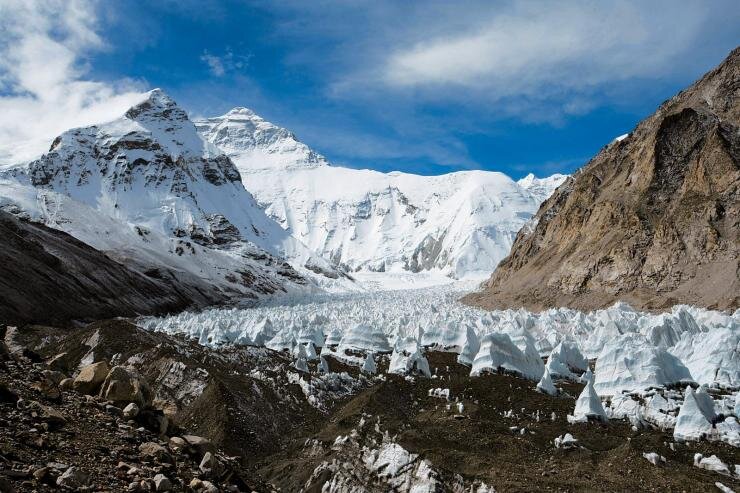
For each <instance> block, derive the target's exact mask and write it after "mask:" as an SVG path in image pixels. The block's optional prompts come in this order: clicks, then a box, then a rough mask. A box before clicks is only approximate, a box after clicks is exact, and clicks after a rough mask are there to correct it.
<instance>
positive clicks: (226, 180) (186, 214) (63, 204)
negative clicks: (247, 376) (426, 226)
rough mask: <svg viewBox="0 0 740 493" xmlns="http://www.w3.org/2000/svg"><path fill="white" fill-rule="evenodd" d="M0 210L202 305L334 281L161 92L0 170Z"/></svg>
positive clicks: (332, 272)
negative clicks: (195, 295)
mask: <svg viewBox="0 0 740 493" xmlns="http://www.w3.org/2000/svg"><path fill="white" fill-rule="evenodd" d="M0 208H2V209H4V210H6V211H9V212H14V213H15V214H17V215H21V216H24V217H27V218H30V219H33V220H36V221H40V222H43V223H44V224H46V225H48V226H50V227H52V228H55V229H59V230H62V231H65V232H67V233H69V234H70V235H72V236H74V237H75V238H77V239H79V240H82V241H83V242H85V243H87V244H89V245H91V246H92V247H94V248H96V249H98V250H101V251H103V252H106V253H108V254H109V255H110V256H112V257H113V258H115V259H116V260H118V261H120V262H122V263H124V264H126V265H128V266H130V267H132V268H136V269H138V270H139V271H140V272H149V273H150V274H151V275H152V276H155V277H162V278H168V279H170V280H171V282H173V283H175V284H176V285H182V284H184V285H187V286H190V287H191V288H192V289H195V290H197V291H199V292H202V293H204V294H205V295H207V297H209V298H210V299H217V300H218V299H224V298H227V297H229V296H232V295H238V296H240V297H241V296H247V297H256V296H260V295H263V294H269V293H274V292H285V291H305V290H306V289H311V285H312V284H313V281H312V280H311V279H318V278H321V279H326V280H327V281H331V282H333V279H336V278H339V277H341V273H339V272H338V271H337V270H336V269H334V268H333V267H331V266H330V265H329V264H328V262H326V261H324V260H323V259H321V258H320V257H318V256H316V255H314V254H313V253H312V252H311V251H310V250H309V249H307V248H306V247H305V245H303V244H301V242H300V241H298V240H296V239H295V238H294V237H292V236H291V235H290V234H289V233H288V232H286V231H285V230H283V229H282V228H281V227H280V226H279V225H277V224H276V223H275V222H274V221H273V220H271V219H270V218H268V217H267V216H265V214H264V212H263V211H262V209H261V208H260V207H259V206H258V205H257V204H256V202H255V201H254V199H253V198H252V196H251V195H250V194H249V193H248V192H247V191H246V190H245V188H244V185H243V184H242V182H241V177H240V175H239V172H238V171H237V169H236V167H235V166H234V164H233V163H232V162H231V160H230V159H229V158H228V157H227V156H226V155H224V154H223V152H222V151H220V150H219V149H218V148H216V147H215V146H213V145H211V144H210V143H208V142H206V141H204V140H203V139H202V138H201V136H200V135H199V134H198V132H197V131H196V129H195V126H194V125H193V123H192V122H191V121H190V120H189V119H188V117H187V114H186V113H185V112H184V111H183V110H182V109H181V108H180V107H178V106H177V104H176V103H175V102H174V101H173V100H172V99H170V98H169V97H168V96H167V95H166V94H164V93H163V92H162V91H160V90H154V91H151V92H149V93H147V94H146V95H145V96H144V97H143V99H142V101H141V102H139V103H138V104H136V105H135V106H133V107H132V108H131V109H129V110H128V111H127V112H126V114H125V115H124V116H122V117H121V118H119V119H117V120H114V121H112V122H108V123H104V124H100V125H94V126H90V127H85V128H77V129H73V130H69V131H67V132H65V133H63V134H62V135H60V136H59V137H58V138H56V139H55V140H54V142H53V143H52V145H51V148H50V150H49V152H48V153H46V154H45V155H43V156H42V157H41V158H39V159H37V160H35V161H33V162H31V163H29V164H28V165H27V166H26V167H24V168H15V169H11V170H5V171H3V172H2V173H0ZM286 260H288V261H289V262H291V263H292V264H293V266H292V265H291V264H290V263H289V262H288V261H286ZM324 274H326V275H327V276H329V277H330V278H332V279H329V278H327V277H325V276H324ZM309 278H310V279H309Z"/></svg>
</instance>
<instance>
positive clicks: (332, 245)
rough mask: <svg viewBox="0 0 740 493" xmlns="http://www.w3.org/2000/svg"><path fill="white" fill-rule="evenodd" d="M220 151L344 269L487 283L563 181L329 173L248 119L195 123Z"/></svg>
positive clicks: (247, 114)
mask: <svg viewBox="0 0 740 493" xmlns="http://www.w3.org/2000/svg"><path fill="white" fill-rule="evenodd" d="M195 123H196V126H197V128H198V130H199V131H200V132H201V133H202V134H203V136H204V137H205V138H206V139H207V140H209V141H210V142H211V143H213V144H214V145H217V146H218V147H219V148H220V149H222V150H223V151H224V152H226V153H227V154H228V155H229V157H231V159H232V160H233V161H234V163H235V164H236V166H237V168H238V169H239V172H240V173H241V174H242V176H243V177H244V184H245V186H246V187H247V189H248V190H249V191H250V192H251V193H252V194H254V197H255V198H256V199H257V201H258V202H259V203H260V205H262V206H263V207H264V208H265V211H266V212H267V214H268V215H269V216H270V217H272V218H273V219H275V221H277V222H278V223H279V224H280V225H282V226H283V228H285V229H286V230H287V231H289V232H291V234H293V235H295V236H296V237H297V238H298V239H300V240H301V241H302V242H303V243H305V244H306V245H308V247H309V248H311V249H312V250H314V251H315V252H318V253H319V254H321V255H322V256H323V257H324V258H326V259H329V260H330V261H331V262H332V263H333V264H334V265H336V266H339V267H341V268H343V269H345V270H348V271H389V270H400V271H412V272H419V271H427V270H431V271H439V272H441V273H444V274H446V275H449V276H451V277H456V278H462V277H470V276H484V275H487V273H489V272H490V271H492V270H493V269H494V268H495V267H496V264H497V263H498V262H499V260H501V259H502V258H503V257H504V256H506V254H507V253H508V250H509V248H510V246H511V243H512V242H513V240H514V237H515V236H516V233H517V231H518V230H519V228H521V226H522V225H524V223H525V222H526V221H527V220H528V219H529V218H530V217H531V216H532V215H533V214H534V213H535V212H536V211H537V208H538V207H539V204H540V203H541V202H542V201H543V200H544V199H545V198H547V196H549V195H550V193H551V192H552V190H554V188H555V187H557V185H559V184H560V183H561V182H562V181H563V180H564V179H565V177H564V176H561V175H557V176H553V177H551V178H546V179H542V180H540V179H538V178H535V177H534V176H532V177H530V178H528V179H527V180H525V181H524V182H523V183H521V184H517V183H516V182H514V181H513V180H511V179H510V178H509V177H507V176H506V175H503V174H502V173H496V172H485V171H471V172H458V173H450V174H448V175H442V176H418V175H413V174H409V173H401V172H393V173H380V172H377V171H370V170H355V169H349V168H342V167H336V166H330V165H329V163H328V162H327V161H326V159H324V157H323V156H321V155H319V154H318V153H316V152H314V151H313V150H311V149H310V148H309V147H308V146H307V145H305V144H304V143H302V142H300V141H299V140H298V139H297V138H296V137H295V135H293V134H292V133H291V132H290V131H288V130H286V129H284V128H280V127H277V126H275V125H273V124H271V123H269V122H267V121H265V120H264V119H262V118H260V117H259V116H257V115H255V114H254V112H252V111H250V110H246V109H243V108H235V109H234V110H232V111H231V112H229V113H227V114H226V115H223V116H220V117H216V118H209V119H207V120H199V121H196V122H195Z"/></svg>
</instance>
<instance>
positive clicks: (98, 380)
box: [72, 361, 110, 395]
mask: <svg viewBox="0 0 740 493" xmlns="http://www.w3.org/2000/svg"><path fill="white" fill-rule="evenodd" d="M109 370H110V369H109V368H108V363H107V362H105V361H99V362H97V363H93V364H91V365H87V366H86V367H84V368H83V369H82V370H81V371H80V373H79V375H77V376H76V377H75V380H74V383H73V384H72V387H73V388H74V389H75V390H76V391H77V392H80V393H81V394H88V395H92V394H95V393H96V392H97V390H98V388H100V386H101V385H102V384H103V382H104V381H105V377H106V376H107V375H108V371H109Z"/></svg>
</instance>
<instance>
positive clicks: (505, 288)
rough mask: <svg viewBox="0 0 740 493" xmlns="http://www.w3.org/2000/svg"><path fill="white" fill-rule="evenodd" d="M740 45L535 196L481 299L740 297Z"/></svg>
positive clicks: (731, 304)
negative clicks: (528, 218)
mask: <svg viewBox="0 0 740 493" xmlns="http://www.w3.org/2000/svg"><path fill="white" fill-rule="evenodd" d="M738 78H740V48H736V49H735V50H733V51H732V53H730V55H729V56H728V57H727V58H726V59H725V60H724V61H723V62H722V63H721V64H720V65H719V66H718V67H717V68H716V69H714V70H712V71H711V72H709V73H707V74H706V75H705V76H704V77H702V78H701V79H700V80H698V81H697V82H696V83H694V84H693V85H691V86H690V87H689V88H687V89H686V90H684V91H682V92H680V93H679V94H677V95H676V96H674V97H673V98H671V99H669V100H668V101H666V102H665V103H663V104H662V105H661V106H660V108H658V110H657V111H656V112H655V113H654V114H653V115H651V116H649V117H648V118H646V119H645V120H643V121H642V122H640V123H639V124H638V125H637V127H635V129H634V130H633V131H632V132H630V133H629V135H628V136H627V137H625V138H623V139H620V140H614V141H612V142H611V143H609V144H608V145H606V146H605V147H604V148H603V149H602V150H601V151H600V152H599V153H598V154H597V155H596V156H595V157H594V158H593V159H591V161H590V162H589V163H588V164H587V165H586V166H584V167H583V168H581V169H580V170H579V171H578V172H577V173H576V174H575V175H573V177H571V178H569V179H568V180H567V181H566V182H565V183H564V184H562V185H561V186H560V187H558V189H557V190H556V191H555V192H554V193H553V195H552V196H551V197H550V198H549V199H548V200H547V201H546V202H545V203H544V204H543V206H542V208H541V209H540V210H539V212H538V213H537V215H536V216H535V218H534V222H533V223H534V226H533V227H532V228H525V229H522V231H521V232H520V233H519V235H518V236H517V238H516V241H515V242H514V245H513V247H512V249H511V253H510V254H509V256H508V257H507V258H506V259H505V260H503V261H502V262H501V263H500V264H499V266H498V267H497V269H496V271H495V272H494V273H493V276H492V277H491V278H490V280H489V281H488V282H487V283H486V285H485V286H484V289H483V290H482V292H480V293H476V294H473V295H470V296H468V297H467V298H466V299H467V301H468V302H470V303H473V304H476V305H479V306H483V307H485V308H506V307H514V308H518V307H522V306H524V307H526V308H527V309H534V310H541V309H543V308H550V307H560V306H569V307H573V308H578V309H593V308H602V307H605V306H608V305H610V304H612V303H614V302H615V301H617V300H623V301H626V302H628V303H630V304H631V305H632V306H634V307H636V308H640V309H653V310H655V309H662V308H669V307H671V306H673V305H676V304H680V303H684V304H690V305H694V306H701V307H708V308H714V309H735V308H738V307H739V306H740V275H738V274H739V271H738V261H739V259H740V236H739V235H740V228H738V224H737V217H739V216H740V95H739V94H738V85H737V81H738Z"/></svg>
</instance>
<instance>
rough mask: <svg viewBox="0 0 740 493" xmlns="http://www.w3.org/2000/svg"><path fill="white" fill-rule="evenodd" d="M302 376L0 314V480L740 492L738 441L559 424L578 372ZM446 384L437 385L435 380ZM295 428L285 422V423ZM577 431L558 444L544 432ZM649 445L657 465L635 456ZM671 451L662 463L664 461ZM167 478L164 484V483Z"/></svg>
mask: <svg viewBox="0 0 740 493" xmlns="http://www.w3.org/2000/svg"><path fill="white" fill-rule="evenodd" d="M455 356H456V355H455V354H454V353H442V352H427V353H426V357H427V358H428V360H429V364H430V368H431V370H432V372H433V374H434V375H435V378H419V377H418V376H417V377H411V376H407V377H404V376H403V375H394V374H386V373H385V372H386V371H387V369H388V358H387V356H381V357H379V358H378V371H379V372H380V373H381V375H374V376H373V375H369V376H365V375H360V374H359V371H358V368H357V367H349V366H346V365H343V364H342V363H340V362H339V361H337V360H334V359H332V358H331V357H327V360H328V366H329V370H330V372H329V373H322V372H319V371H318V370H317V365H316V363H315V362H313V361H311V362H309V364H308V367H307V368H308V370H309V371H298V370H297V369H296V368H295V367H294V366H293V364H292V363H291V361H292V360H291V358H290V357H289V356H287V355H286V354H285V353H276V352H274V351H270V350H267V349H264V348H255V347H249V346H234V347H225V348H222V349H221V350H218V351H214V350H211V349H208V348H206V347H203V346H200V345H199V344H197V343H196V342H194V341H187V340H183V339H179V338H174V337H172V336H168V335H166V334H161V333H150V332H145V331H142V330H140V329H138V328H136V327H135V326H134V325H133V324H131V323H129V322H128V321H125V320H115V321H106V322H98V323H94V324H91V325H89V326H87V327H84V328H78V329H74V330H70V331H59V330H58V329H54V328H52V327H42V326H29V327H23V328H20V329H18V328H15V327H5V326H0V491H4V492H5V491H13V490H16V491H44V490H47V489H50V488H51V487H56V488H59V489H61V490H62V491H124V490H128V491H196V492H202V491H208V492H213V491H276V490H277V491H306V492H315V491H326V492H349V491H367V492H384V491H398V492H416V493H418V492H429V493H431V492H434V491H452V492H459V493H462V492H468V491H476V492H479V493H483V492H488V491H493V488H495V489H496V490H498V491H501V490H503V491H523V490H532V489H538V490H547V489H552V490H558V491H562V490H568V491H593V490H595V489H606V490H613V491H627V490H634V489H635V488H639V489H645V490H647V489H654V490H657V491H668V490H682V491H707V488H708V487H711V486H712V485H714V484H715V483H716V482H721V483H723V484H724V485H727V486H729V487H732V488H737V487H738V485H739V484H740V482H739V481H738V478H737V476H736V474H735V473H733V472H732V471H730V470H728V471H726V472H725V473H721V472H717V471H711V470H707V469H702V468H699V467H695V466H694V454H696V453H700V454H703V455H704V456H707V457H709V456H711V455H717V456H719V457H720V458H721V459H722V460H723V461H724V462H726V463H729V464H730V468H732V465H733V464H735V463H737V462H739V461H740V453H738V449H737V448H735V447H732V446H730V445H727V444H725V443H718V442H707V441H700V442H689V443H685V444H684V443H675V442H674V441H673V440H672V437H671V436H670V434H669V433H666V432H663V431H660V430H659V429H656V428H654V427H652V426H651V425H649V424H648V423H645V424H642V425H640V426H639V427H635V428H632V426H631V424H630V423H628V422H627V421H619V420H611V421H610V422H609V424H608V425H607V424H596V423H581V424H573V425H571V424H568V422H567V419H566V415H567V414H568V413H570V412H572V411H573V408H574V403H575V399H574V397H573V396H575V395H578V393H579V392H580V390H581V387H582V385H580V384H577V383H572V382H566V381H557V382H556V383H557V385H558V387H560V388H561V389H562V390H563V391H564V392H563V393H562V394H561V395H560V396H558V397H553V396H549V395H546V394H543V393H540V392H537V391H535V390H534V383H533V382H531V381H528V380H524V379H520V378H516V377H513V376H510V375H506V374H498V373H495V372H494V373H493V374H491V373H487V374H485V375H482V376H481V377H476V378H471V377H470V376H469V372H470V369H469V368H468V367H466V366H463V365H460V364H459V363H457V362H456V360H455ZM443 389H446V393H441V391H442V390H443ZM287 430H289V432H288V431H287ZM565 433H571V434H572V435H573V436H574V437H575V440H574V441H572V442H571V443H569V444H568V445H567V446H563V445H562V444H558V443H557V442H556V441H555V439H556V438H558V437H563V436H564V435H565ZM647 453H656V454H657V455H658V464H657V465H653V464H652V463H651V462H649V461H648V460H647V459H646V457H645V455H644V454H647ZM661 456H662V457H664V458H665V460H660V457H661ZM163 478H166V480H167V481H164V480H163Z"/></svg>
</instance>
